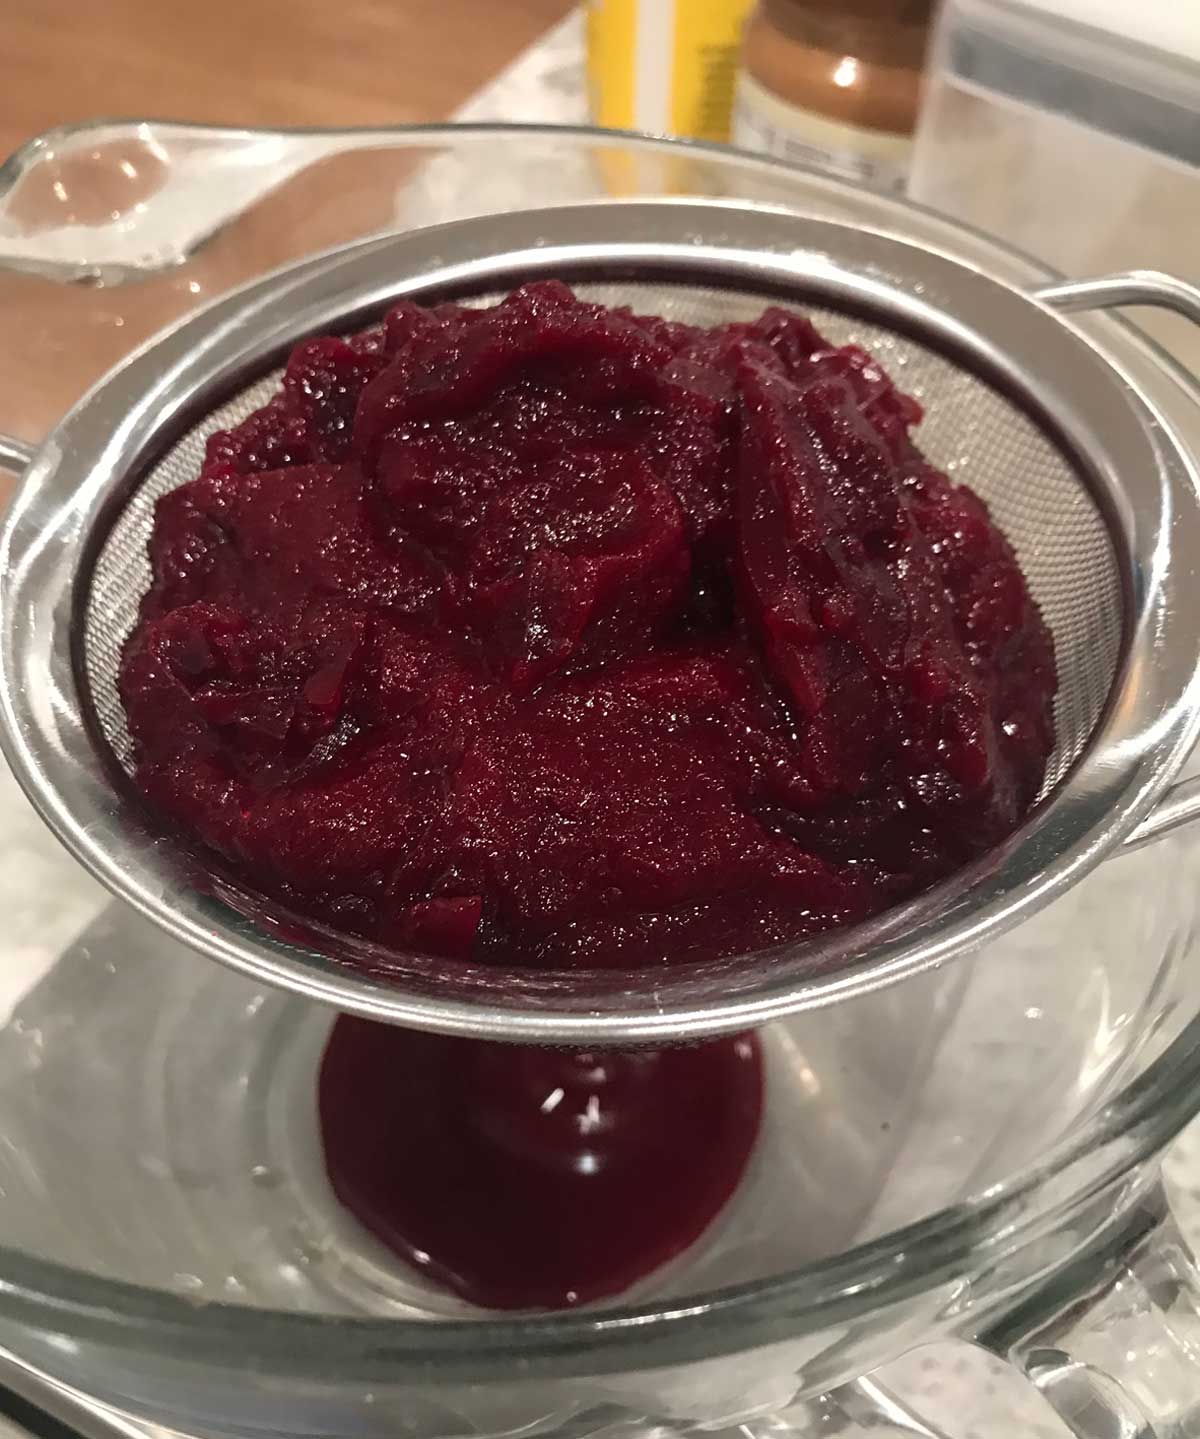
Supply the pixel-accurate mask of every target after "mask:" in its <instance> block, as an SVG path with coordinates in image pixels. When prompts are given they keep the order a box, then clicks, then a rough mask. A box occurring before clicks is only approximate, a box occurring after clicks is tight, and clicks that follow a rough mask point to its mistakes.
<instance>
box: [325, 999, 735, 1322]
mask: <svg viewBox="0 0 1200 1439" xmlns="http://www.w3.org/2000/svg"><path fill="white" fill-rule="evenodd" d="M761 1106H762V1068H761V1060H760V1057H759V1049H758V1041H757V1040H756V1039H755V1038H754V1036H752V1035H742V1036H739V1037H738V1038H736V1039H723V1040H717V1041H715V1042H712V1043H708V1044H703V1045H698V1046H695V1047H693V1048H679V1049H666V1050H640V1051H631V1052H627V1053H612V1052H609V1053H604V1054H581V1053H565V1052H558V1051H555V1050H550V1049H532V1048H529V1049H527V1048H516V1047H511V1046H507V1045H497V1044H485V1043H481V1042H479V1041H477V1040H463V1039H445V1038H441V1037H440V1036H437V1035H429V1034H414V1033H409V1032H407V1031H404V1030H399V1029H393V1028H391V1027H389V1026H385V1025H378V1024H372V1023H370V1022H369V1021H367V1020H362V1019H355V1018H351V1017H348V1016H343V1017H342V1018H340V1019H339V1020H338V1021H337V1023H336V1024H335V1026H334V1028H333V1033H332V1035H331V1037H330V1040H329V1045H328V1048H327V1049H326V1052H325V1058H324V1061H323V1063H322V1066H321V1077H320V1087H319V1111H320V1119H321V1128H322V1136H323V1141H324V1145H325V1159H326V1164H327V1167H328V1170H329V1176H330V1179H331V1181H332V1184H333V1188H334V1192H335V1194H336V1195H337V1197H338V1198H339V1199H340V1200H341V1201H342V1203H343V1204H344V1205H345V1206H346V1207H347V1208H348V1209H349V1210H350V1211H351V1212H352V1213H353V1214H354V1215H355V1216H356V1217H357V1218H358V1219H359V1220H360V1221H361V1222H362V1223H363V1224H364V1225H365V1226H366V1227H367V1228H368V1229H370V1230H371V1231H372V1232H373V1233H375V1234H376V1235H377V1236H378V1237H379V1238H380V1239H381V1240H383V1242H384V1243H385V1244H387V1245H388V1246H389V1247H390V1248H392V1249H394V1250H396V1251H397V1252H398V1253H400V1254H401V1255H403V1256H404V1257H405V1258H406V1259H407V1260H408V1261H409V1262H410V1263H411V1264H413V1265H414V1267H416V1268H417V1269H419V1270H421V1271H422V1272H423V1273H425V1274H427V1275H428V1276H429V1277H430V1278H431V1279H434V1280H436V1281H437V1282H438V1283H440V1284H444V1285H446V1286H447V1287H449V1288H451V1289H453V1290H454V1291H455V1292H456V1293H458V1294H460V1295H462V1296H463V1297H464V1298H466V1299H469V1300H471V1301H473V1302H474V1303H476V1304H480V1305H484V1306H486V1307H489V1308H493V1309H521V1308H560V1307H564V1306H567V1305H573V1304H582V1303H587V1302H588V1301H589V1300H592V1299H599V1298H602V1297H603V1296H605V1295H609V1294H614V1293H617V1292H619V1291H620V1290H622V1289H624V1288H626V1287H627V1286H628V1285H629V1284H631V1283H632V1282H633V1281H634V1280H635V1279H638V1278H640V1277H641V1276H642V1275H643V1274H645V1273H647V1272H648V1271H649V1270H651V1269H654V1268H656V1267H657V1266H658V1265H660V1264H662V1263H664V1262H665V1261H666V1260H668V1259H670V1258H672V1257H673V1256H674V1255H676V1254H679V1253H681V1252H682V1251H683V1250H684V1249H686V1248H687V1247H688V1245H690V1244H691V1243H692V1242H693V1241H694V1240H696V1239H697V1238H698V1237H699V1236H700V1234H701V1233H702V1232H703V1231H704V1229H705V1228H706V1227H707V1226H708V1224H709V1223H710V1222H711V1220H712V1219H713V1218H714V1217H715V1216H716V1214H717V1213H718V1212H719V1211H720V1209H721V1208H722V1206H723V1205H724V1204H725V1202H726V1200H727V1199H728V1198H729V1196H730V1195H731V1194H732V1193H733V1191H734V1189H735V1188H736V1187H737V1183H738V1180H739V1179H740V1178H741V1175H742V1172H743V1170H744V1168H745V1165H746V1160H747V1158H748V1156H749V1154H750V1150H751V1149H752V1147H753V1144H754V1139H755V1135H756V1133H757V1131H758V1121H759V1113H760V1109H761Z"/></svg>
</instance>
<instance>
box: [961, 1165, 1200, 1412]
mask: <svg viewBox="0 0 1200 1439" xmlns="http://www.w3.org/2000/svg"><path fill="white" fill-rule="evenodd" d="M985 1342H987V1344H988V1345H989V1347H991V1348H992V1349H993V1350H994V1351H996V1352H997V1353H999V1354H1001V1355H1002V1357H1005V1358H1007V1359H1008V1360H1009V1361H1010V1362H1012V1363H1013V1364H1015V1365H1016V1366H1017V1368H1018V1369H1020V1370H1021V1372H1022V1373H1023V1374H1025V1376H1026V1377H1027V1378H1028V1379H1030V1380H1031V1381H1032V1382H1033V1383H1034V1384H1035V1385H1036V1386H1037V1388H1038V1389H1039V1390H1040V1392H1041V1393H1042V1395H1043V1396H1044V1397H1045V1398H1046V1399H1047V1400H1048V1401H1049V1403H1050V1404H1051V1406H1052V1407H1053V1408H1054V1409H1055V1410H1056V1411H1057V1413H1058V1414H1059V1416H1060V1417H1061V1418H1062V1420H1063V1421H1064V1423H1065V1424H1066V1425H1067V1427H1068V1428H1069V1429H1070V1431H1071V1433H1072V1434H1075V1435H1077V1436H1078V1439H1185V1436H1195V1435H1196V1434H1200V1269H1198V1268H1197V1264H1196V1260H1195V1257H1194V1256H1193V1254H1192V1253H1191V1251H1190V1249H1189V1248H1188V1245H1187V1244H1186V1242H1185V1241H1184V1239H1183V1237H1182V1236H1181V1235H1180V1233H1179V1231H1178V1229H1177V1228H1176V1226H1175V1223H1174V1220H1173V1219H1172V1217H1171V1215H1170V1211H1169V1209H1168V1207H1167V1204H1166V1199H1165V1196H1164V1195H1163V1193H1162V1190H1161V1187H1160V1186H1155V1188H1154V1190H1153V1191H1152V1193H1151V1195H1150V1197H1149V1199H1148V1201H1147V1202H1146V1203H1145V1204H1144V1205H1142V1206H1141V1207H1139V1209H1138V1210H1137V1211H1136V1212H1135V1215H1134V1218H1133V1221H1132V1222H1131V1224H1130V1225H1129V1226H1127V1227H1125V1228H1124V1229H1123V1231H1122V1233H1121V1234H1120V1236H1118V1238H1116V1239H1115V1240H1113V1241H1112V1242H1111V1243H1110V1244H1108V1245H1106V1247H1105V1249H1104V1250H1102V1251H1101V1252H1099V1253H1092V1254H1089V1255H1087V1256H1086V1257H1085V1258H1083V1259H1081V1260H1080V1261H1078V1263H1077V1264H1076V1265H1075V1266H1074V1268H1073V1270H1072V1271H1069V1272H1068V1273H1066V1274H1064V1275H1060V1276H1056V1277H1055V1279H1054V1280H1053V1281H1052V1283H1051V1284H1049V1285H1048V1286H1047V1287H1046V1289H1045V1290H1043V1291H1041V1292H1040V1293H1039V1294H1035V1295H1034V1296H1033V1298H1032V1299H1030V1300H1027V1301H1026V1302H1025V1303H1024V1304H1023V1305H1022V1307H1021V1309H1020V1310H1019V1311H1018V1312H1017V1313H1015V1314H1013V1315H1010V1316H1009V1317H1008V1318H1007V1319H1006V1320H1005V1321H1004V1323H1003V1327H1002V1329H1000V1330H997V1331H995V1332H993V1333H992V1334H990V1335H988V1336H986V1341H985Z"/></svg>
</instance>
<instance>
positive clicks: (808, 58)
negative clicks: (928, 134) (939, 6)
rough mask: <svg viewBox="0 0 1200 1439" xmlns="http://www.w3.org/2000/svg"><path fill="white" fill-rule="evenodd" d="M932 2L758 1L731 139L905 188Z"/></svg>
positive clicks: (854, 176) (873, 182) (889, 186)
mask: <svg viewBox="0 0 1200 1439" xmlns="http://www.w3.org/2000/svg"><path fill="white" fill-rule="evenodd" d="M932 8H933V0H760V4H759V6H758V8H757V10H756V11H755V13H754V14H753V16H752V17H751V19H750V21H749V23H748V25H747V27H746V33H745V39H744V42H743V48H742V60H741V67H740V71H739V75H738V82H737V97H736V101H735V105H734V117H733V132H732V138H733V143H734V144H735V145H740V146H742V147H743V148H745V149H748V150H763V151H766V152H767V153H768V154H771V155H776V156H778V157H779V158H781V159H785V160H792V161H796V162H798V163H800V164H807V165H817V166H820V167H821V168H824V169H829V170H833V171H835V172H836V173H838V174H841V175H845V176H846V177H847V178H849V179H853V180H858V181H861V182H863V183H865V184H868V185H872V186H875V187H876V188H879V189H887V190H900V189H903V188H904V184H905V180H906V178H907V175H908V167H909V160H910V157H911V152H912V137H913V131H914V130H915V128H916V122H917V110H918V106H919V102H920V91H921V67H922V63H923V61H924V57H925V45H926V40H927V36H928V31H929V21H930V13H931V10H932Z"/></svg>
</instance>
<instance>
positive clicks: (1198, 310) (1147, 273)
mask: <svg viewBox="0 0 1200 1439" xmlns="http://www.w3.org/2000/svg"><path fill="white" fill-rule="evenodd" d="M1032 295H1033V298H1034V299H1035V300H1038V301H1040V302H1041V303H1042V304H1043V305H1051V306H1053V308H1054V309H1056V310H1064V311H1078V310H1115V309H1123V308H1124V307H1125V306H1127V305H1150V306H1153V307H1155V308H1156V309H1160V310H1170V311H1172V312H1173V313H1174V314H1176V315H1181V316H1183V318H1184V319H1185V320H1191V321H1192V323H1193V324H1195V325H1200V287H1198V286H1196V285H1192V284H1189V283H1188V282H1187V281H1186V280H1181V279H1179V277H1178V276H1177V275H1166V274H1163V273H1162V272H1161V271H1159V270H1128V271H1126V272H1124V273H1123V274H1117V275H1100V276H1097V277H1096V278H1094V279H1091V280H1062V281H1060V282H1058V283H1057V284H1053V285H1042V286H1041V287H1040V288H1038V289H1036V290H1034V291H1033V292H1032ZM1198 398H1200V396H1198ZM1194 819H1200V777H1196V778H1192V779H1185V780H1181V781H1180V782H1179V783H1178V784H1176V785H1173V786H1172V787H1171V789H1169V790H1168V791H1167V793H1166V795H1165V796H1164V798H1163V799H1161V800H1160V801H1159V802H1158V805H1157V807H1156V808H1155V809H1154V810H1153V811H1152V812H1151V813H1150V814H1148V815H1147V816H1146V818H1145V819H1144V820H1142V822H1141V824H1139V825H1138V826H1137V827H1136V829H1134V830H1133V832H1132V833H1131V834H1130V835H1129V836H1128V837H1127V838H1126V840H1125V846H1124V847H1125V849H1140V848H1141V847H1142V845H1144V844H1150V843H1151V842H1152V841H1153V840H1156V839H1161V838H1162V836H1163V835H1165V834H1169V833H1170V832H1171V831H1172V830H1175V829H1179V828H1180V826H1181V825H1185V824H1190V823H1191V821H1192V820H1194Z"/></svg>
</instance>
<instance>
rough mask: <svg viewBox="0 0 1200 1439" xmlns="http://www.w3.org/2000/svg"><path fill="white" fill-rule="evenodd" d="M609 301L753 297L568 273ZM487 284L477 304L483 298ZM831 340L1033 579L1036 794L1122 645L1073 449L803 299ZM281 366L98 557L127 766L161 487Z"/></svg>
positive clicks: (99, 674)
mask: <svg viewBox="0 0 1200 1439" xmlns="http://www.w3.org/2000/svg"><path fill="white" fill-rule="evenodd" d="M575 289H576V292H577V293H578V294H580V295H581V296H583V297H584V298H587V299H594V300H598V301H601V302H603V303H605V304H610V305H619V304H628V305H633V306H634V307H635V308H636V309H638V310H640V311H642V312H643V313H649V314H658V315H662V316H664V317H666V318H668V319H674V320H682V321H686V322H688V323H691V324H699V325H718V324H726V323H728V322H730V321H734V320H750V319H754V318H755V317H756V316H757V315H758V314H760V313H761V311H762V309H763V307H764V301H763V299H762V298H761V297H760V296H753V295H747V294H743V293H738V292H735V291H728V290H708V289H700V288H697V287H695V286H684V285H670V284H663V283H662V282H661V281H656V282H654V283H648V282H636V281H628V282H623V283H619V284H617V283H613V284H602V285H601V284H595V285H577V286H575ZM492 298H498V297H485V298H484V299H481V300H480V301H478V303H487V302H488V300H489V299H492ZM805 309H806V312H807V313H808V314H810V315H811V317H812V319H813V321H814V322H815V323H816V325H817V327H818V328H819V329H820V330H821V331H822V332H823V333H824V334H825V335H827V336H828V337H829V338H830V339H831V340H833V341H834V342H836V343H838V344H846V343H849V342H853V343H855V344H858V345H861V346H862V347H863V348H864V349H866V350H869V351H870V352H871V353H872V354H873V355H875V356H876V357H877V358H878V359H879V361H880V362H881V363H882V364H883V365H884V367H885V368H886V369H887V370H888V371H889V372H890V373H891V375H892V377H893V378H894V379H895V381H896V382H897V384H898V385H899V386H900V388H901V389H903V390H905V391H907V392H908V393H910V394H913V395H915V396H916V397H917V399H919V400H920V401H921V403H922V404H923V405H924V406H925V409H926V417H925V420H924V423H923V424H922V425H921V426H920V428H919V430H918V431H917V441H918V443H919V445H920V447H921V448H922V450H923V451H924V452H925V454H926V455H927V456H928V458H929V459H930V460H931V461H932V462H933V463H934V464H935V465H937V466H938V467H939V468H940V469H943V470H945V471H946V472H947V473H949V474H950V475H951V476H952V477H953V478H954V479H956V480H958V481H961V482H963V483H966V484H969V485H970V486H971V487H972V489H974V490H975V492H976V493H977V494H978V495H980V496H981V497H982V498H983V499H984V500H985V501H986V502H987V504H988V505H989V507H990V509H991V512H992V515H993V517H994V519H995V520H996V521H997V522H998V523H999V525H1000V527H1001V528H1002V529H1003V531H1004V533H1005V534H1006V535H1007V536H1008V538H1009V541H1010V542H1011V543H1012V545H1013V546H1014V548H1015V549H1016V552H1017V555H1018V557H1019V559H1020V562H1021V566H1022V568H1023V570H1024V572H1025V575H1026V578H1027V580H1028V582H1029V586H1030V589H1031V591H1032V593H1033V595H1034V598H1035V599H1036V600H1037V602H1038V604H1039V605H1040V607H1041V610H1042V614H1043V616H1044V617H1045V620H1046V622H1047V624H1048V625H1049V626H1050V629H1051V631H1052V633H1053V635H1054V642H1055V647H1056V651H1057V657H1058V671H1059V693H1058V699H1057V704H1056V724H1057V740H1058V742H1057V746H1056V749H1055V752H1054V754H1053V755H1052V756H1051V758H1050V763H1049V765H1048V767H1047V772H1046V781H1045V784H1044V786H1043V793H1045V792H1046V791H1048V790H1049V789H1051V788H1052V787H1053V786H1054V785H1055V784H1057V782H1058V780H1059V779H1060V778H1061V777H1062V776H1063V774H1064V773H1065V772H1066V770H1067V769H1068V768H1069V766H1070V765H1071V764H1072V762H1073V761H1074V760H1075V759H1076V758H1077V756H1078V755H1079V753H1080V752H1081V750H1082V749H1083V748H1084V746H1085V745H1086V744H1087V741H1088V737H1089V736H1090V734H1091V732H1092V729H1093V727H1094V726H1095V724H1096V721H1097V720H1098V719H1099V717H1100V714H1101V711H1102V710H1103V708H1104V704H1105V701H1106V699H1107V696H1108V692H1109V689H1110V686H1111V684H1112V680H1113V677H1114V674H1115V672H1116V666H1117V663H1118V658H1119V652H1120V644H1121V622H1122V591H1121V582H1120V576H1119V573H1118V570H1117V565H1116V561H1115V557H1114V555H1113V551H1112V546H1111V542H1110V539H1109V535H1108V529H1107V526H1106V524H1105V522H1104V518H1103V516H1102V515H1101V513H1100V511H1099V509H1098V508H1097V506H1096V505H1095V503H1094V501H1093V500H1092V498H1091V496H1090V494H1089V491H1088V489H1087V487H1086V485H1085V484H1084V483H1083V481H1082V479H1081V477H1080V475H1079V474H1078V472H1077V470H1076V468H1075V466H1074V464H1073V463H1072V461H1071V459H1070V458H1069V457H1068V456H1067V455H1065V454H1063V452H1062V451H1061V450H1060V449H1059V448H1058V446H1057V445H1056V444H1055V442H1054V441H1053V440H1052V439H1051V438H1050V437H1049V436H1048V435H1047V434H1046V433H1045V432H1044V431H1043V430H1042V429H1041V428H1040V427H1039V426H1038V425H1037V424H1036V423H1035V422H1034V421H1033V420H1032V419H1031V418H1030V417H1029V416H1028V415H1027V414H1026V413H1025V412H1024V411H1023V410H1022V409H1020V408H1019V407H1018V406H1017V405H1016V404H1014V403H1013V402H1012V401H1011V400H1009V399H1008V398H1006V397H1005V396H1004V395H1002V394H1001V393H1000V392H999V391H998V390H996V389H994V388H993V387H992V386H991V385H989V384H988V383H986V382H985V381H984V380H982V379H980V378H979V377H978V376H976V375H975V374H973V373H971V372H970V371H968V370H965V369H963V368H961V367H960V366H958V365H956V364H955V363H954V362H953V361H952V360H949V359H947V358H946V357H945V356H944V355H942V354H940V353H938V352H936V351H934V350H931V349H928V348H926V347H925V346H923V345H922V344H921V343H920V342H919V341H917V340H915V339H913V338H911V337H909V336H907V335H904V334H901V333H899V332H896V331H893V330H890V329H888V328H886V327H884V326H882V325H880V324H878V323H875V322H872V321H867V320H864V319H862V318H858V317H852V316H849V315H845V314H841V313H838V312H836V311H831V310H823V309H819V308H813V307H805ZM279 373H280V372H278V371H276V372H275V373H273V374H270V375H267V376H264V377H263V378H262V379H260V380H258V381H256V382H255V383H254V384H252V385H250V386H248V387H247V388H245V389H244V390H242V391H241V392H240V393H239V394H238V395H236V396H235V397H234V398H233V399H231V400H229V401H228V402H227V403H225V404H223V405H221V406H220V408H218V409H216V410H214V411H212V412H211V413H210V414H209V415H208V416H207V417H206V418H205V419H204V420H202V421H201V422H200V423H198V424H196V425H194V426H193V427H192V429H190V430H189V431H188V432H187V433H186V434H184V435H183V436H182V437H181V438H180V439H179V440H178V441H177V442H176V443H175V444H174V445H173V446H172V447H171V449H170V450H168V451H167V453H166V454H164V455H163V457H162V459H161V460H159V462H158V463H157V464H156V465H155V466H154V467H153V468H152V469H151V470H150V471H149V472H148V473H147V474H146V475H145V477H144V478H143V480H142V482H141V484H140V485H139V486H138V488H137V489H136V491H135V492H134V494H133V495H132V497H131V499H130V500H129V502H128V503H127V504H126V506H125V507H124V509H123V510H122V511H121V513H120V514H119V515H118V517H117V519H116V522H115V523H114V524H113V526H112V529H111V530H110V532H109V534H108V536H107V538H106V540H105V542H104V544H103V546H102V547H101V550H100V552H99V554H98V556H97V560H96V566H95V570H94V573H93V580H92V591H91V597H90V602H89V604H88V606H87V614H86V620H85V629H84V647H85V648H84V659H85V665H86V670H87V674H88V679H89V682H90V685H91V689H92V700H93V703H94V705H95V709H96V715H97V718H98V720H99V724H100V728H101V730H102V732H103V734H104V737H105V739H106V740H107V742H108V744H109V745H110V746H111V748H112V750H113V752H114V754H115V755H116V756H117V758H118V760H119V761H120V763H121V764H122V766H123V767H124V768H125V769H126V770H127V771H128V770H129V769H131V767H132V753H131V746H130V740H129V735H128V732H127V730H126V727H125V715H124V711H123V709H122V706H121V702H120V699H119V697H118V694H117V689H116V672H117V666H118V663H119V661H120V655H121V648H122V646H123V645H124V643H125V639H126V637H127V636H128V634H129V632H130V630H131V628H132V627H133V624H134V622H135V620H136V618H137V610H138V604H139V601H140V599H141V596H142V595H143V594H144V592H145V591H146V589H147V588H148V586H149V583H150V567H149V563H148V560H147V556H146V541H147V537H148V534H149V530H150V525H151V523H152V521H153V514H154V504H155V502H156V501H157V500H158V498H159V497H160V496H161V495H164V494H166V493H167V492H168V491H169V490H173V489H175V488H176V487H177V486H178V485H181V484H184V483H185V482H186V481H188V480H190V479H193V478H195V476H196V475H197V473H198V472H199V469H200V464H201V461H202V459H203V455H204V446H205V441H206V440H207V438H208V436H209V435H210V434H211V433H212V431H214V430H218V429H228V428H229V427H231V426H233V425H236V424H238V423H239V421H241V420H243V419H244V418H245V417H246V416H247V415H248V414H250V412H251V411H252V410H255V409H257V408H258V407H259V406H260V405H262V404H264V403H265V401H266V400H267V399H269V398H270V396H271V395H272V394H273V393H274V391H275V389H276V387H277V385H278V382H279Z"/></svg>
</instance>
